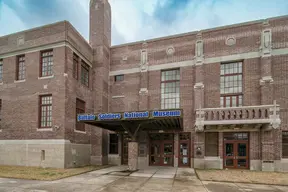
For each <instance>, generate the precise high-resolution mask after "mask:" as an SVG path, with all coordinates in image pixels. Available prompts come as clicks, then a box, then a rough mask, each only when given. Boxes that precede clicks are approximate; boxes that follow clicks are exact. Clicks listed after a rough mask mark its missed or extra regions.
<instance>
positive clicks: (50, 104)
mask: <svg viewBox="0 0 288 192" xmlns="http://www.w3.org/2000/svg"><path fill="white" fill-rule="evenodd" d="M43 97H51V103H49V104H42V98H43ZM42 106H46V107H47V106H51V126H47V122H48V121H47V118H48V115H47V114H46V117H45V126H42ZM46 110H47V108H46ZM38 112H39V115H38V117H39V119H38V121H39V125H38V126H39V128H40V129H43V128H44V129H45V128H52V114H53V113H52V112H53V97H52V94H46V95H39V110H38ZM46 113H47V111H46Z"/></svg>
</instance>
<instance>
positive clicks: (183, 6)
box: [0, 0, 288, 45]
mask: <svg viewBox="0 0 288 192" xmlns="http://www.w3.org/2000/svg"><path fill="white" fill-rule="evenodd" d="M109 2H110V4H111V8H112V44H113V45H115V44H122V43H127V42H131V41H139V40H145V39H150V38H155V37H161V36H167V35H172V34H177V33H184V32H189V31H195V30H201V29H207V28H211V27H217V26H223V25H229V24H234V23H239V22H246V21H251V20H257V19H265V18H268V17H275V16H280V15H288V0H109ZM88 14H89V0H0V36H2V35H7V34H9V33H15V32H18V31H22V30H26V29H29V28H32V27H38V26H41V25H46V24H49V23H53V22H57V21H61V20H68V21H70V22H71V23H72V24H73V25H74V27H75V28H76V29H77V30H78V31H79V32H80V33H81V34H82V35H83V36H84V37H85V38H86V39H87V40H88V30H89V26H88V24H89V20H88V19H89V15H88Z"/></svg>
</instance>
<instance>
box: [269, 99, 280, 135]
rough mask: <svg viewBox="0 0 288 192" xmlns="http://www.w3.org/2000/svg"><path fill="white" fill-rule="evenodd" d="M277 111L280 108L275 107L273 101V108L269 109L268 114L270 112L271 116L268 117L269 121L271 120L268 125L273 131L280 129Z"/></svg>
mask: <svg viewBox="0 0 288 192" xmlns="http://www.w3.org/2000/svg"><path fill="white" fill-rule="evenodd" d="M279 111H280V108H279V106H277V104H276V101H274V103H273V107H272V108H270V112H272V114H271V115H270V120H271V122H270V125H271V126H272V128H273V129H278V128H279V127H280V124H281V119H280V115H279Z"/></svg>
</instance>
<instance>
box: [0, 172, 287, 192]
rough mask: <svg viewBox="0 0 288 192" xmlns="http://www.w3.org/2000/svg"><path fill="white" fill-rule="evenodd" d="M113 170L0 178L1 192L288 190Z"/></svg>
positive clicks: (172, 174) (185, 174)
mask: <svg viewBox="0 0 288 192" xmlns="http://www.w3.org/2000/svg"><path fill="white" fill-rule="evenodd" d="M125 170H126V167H125V166H119V167H110V168H107V169H102V170H97V171H93V172H90V173H85V174H82V175H78V176H73V177H69V178H65V179H61V180H58V181H31V180H20V179H19V180H18V179H5V178H0V192H70V191H75V192H84V191H85V192H90V191H91V192H136V191H137V192H157V191H159V192H167V191H171V192H174V191H175V192H243V191H244V192H246V191H249V192H287V191H288V187H281V186H268V185H252V184H234V183H219V182H201V181H200V180H198V179H197V177H196V175H195V172H194V169H190V168H174V167H171V168H168V167H149V168H147V169H145V170H139V171H138V172H134V173H132V174H129V173H127V172H125Z"/></svg>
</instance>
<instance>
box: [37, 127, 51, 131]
mask: <svg viewBox="0 0 288 192" xmlns="http://www.w3.org/2000/svg"><path fill="white" fill-rule="evenodd" d="M37 131H53V128H37Z"/></svg>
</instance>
